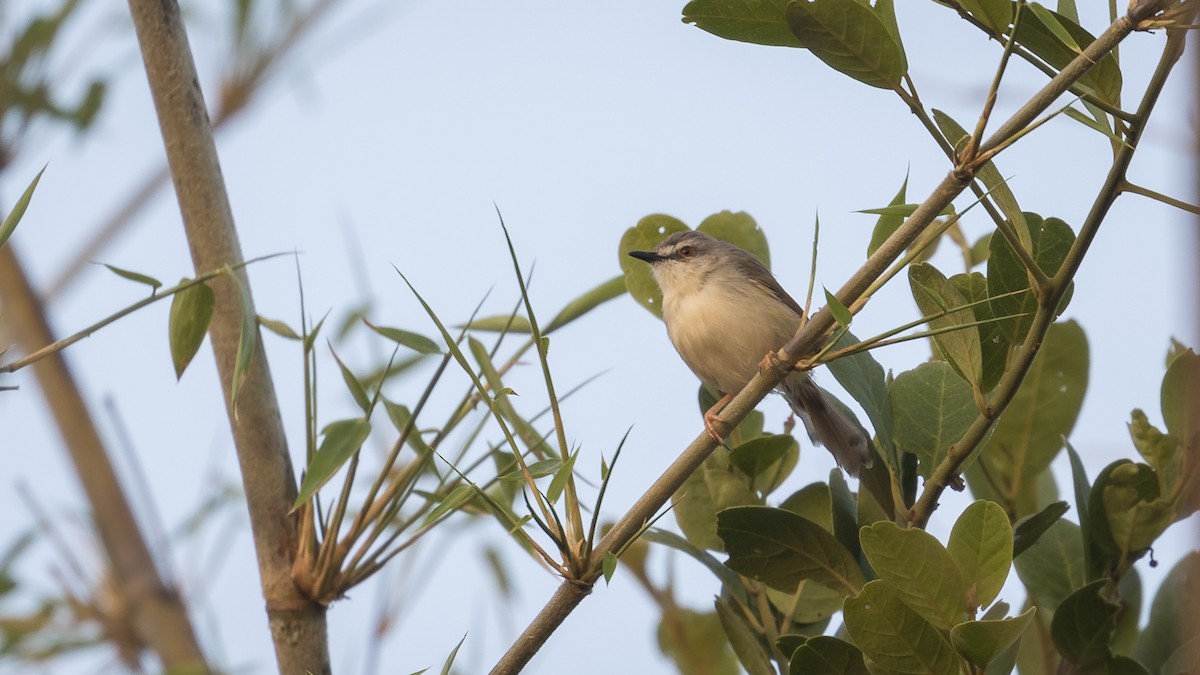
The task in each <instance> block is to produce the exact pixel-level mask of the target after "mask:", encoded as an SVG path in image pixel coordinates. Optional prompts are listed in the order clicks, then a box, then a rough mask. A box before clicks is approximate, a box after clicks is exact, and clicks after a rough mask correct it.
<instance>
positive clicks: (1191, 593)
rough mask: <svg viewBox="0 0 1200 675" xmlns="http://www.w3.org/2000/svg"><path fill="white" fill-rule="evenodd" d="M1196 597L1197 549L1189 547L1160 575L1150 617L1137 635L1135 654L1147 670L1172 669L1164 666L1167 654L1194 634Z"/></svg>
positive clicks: (1199, 577) (1199, 589)
mask: <svg viewBox="0 0 1200 675" xmlns="http://www.w3.org/2000/svg"><path fill="white" fill-rule="evenodd" d="M1198 600H1200V552H1196V551H1192V552H1191V553H1188V554H1187V555H1185V556H1184V557H1183V558H1181V559H1180V560H1179V562H1177V563H1175V566H1174V567H1172V568H1171V571H1170V572H1168V573H1167V576H1166V578H1164V579H1163V581H1162V585H1160V586H1159V587H1158V592H1157V593H1155V594H1154V602H1153V603H1152V604H1151V605H1150V621H1149V623H1147V624H1146V628H1145V629H1144V630H1143V631H1142V634H1141V635H1140V636H1138V640H1137V647H1136V648H1135V649H1134V655H1135V656H1136V657H1137V659H1138V661H1141V662H1142V664H1143V665H1145V666H1146V668H1148V669H1149V670H1150V672H1152V673H1159V672H1161V673H1163V674H1164V675H1166V674H1167V673H1168V672H1171V671H1168V670H1167V669H1166V668H1165V667H1164V665H1165V663H1166V662H1167V660H1168V657H1170V656H1171V655H1172V654H1173V653H1175V652H1176V651H1178V650H1179V649H1181V648H1182V647H1183V646H1184V644H1185V643H1186V642H1187V641H1188V640H1189V638H1190V637H1191V636H1194V635H1195V634H1196V631H1195V626H1194V625H1193V624H1192V623H1191V622H1190V621H1189V616H1191V612H1193V611H1194V608H1195V606H1196V602H1197V601H1198ZM1191 639H1192V640H1193V641H1194V640H1195V638H1194V637H1191Z"/></svg>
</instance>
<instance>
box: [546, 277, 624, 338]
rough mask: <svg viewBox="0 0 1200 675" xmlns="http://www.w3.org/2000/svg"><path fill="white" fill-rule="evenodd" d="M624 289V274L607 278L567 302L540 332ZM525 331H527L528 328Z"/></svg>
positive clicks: (548, 330) (548, 331) (593, 307)
mask: <svg viewBox="0 0 1200 675" xmlns="http://www.w3.org/2000/svg"><path fill="white" fill-rule="evenodd" d="M625 291H626V288H625V277H624V276H619V277H613V278H612V279H609V280H608V281H606V282H604V283H602V284H600V285H599V286H597V287H595V288H593V289H592V290H590V291H588V292H587V293H584V294H583V295H581V296H579V297H578V298H575V299H574V300H572V301H571V302H568V303H567V306H566V307H563V308H562V310H560V311H559V313H558V314H557V315H556V316H555V317H554V318H553V319H550V323H548V324H546V327H545V328H543V329H542V333H543V334H549V333H550V332H551V331H554V330H558V329H559V328H562V327H563V326H565V325H567V324H569V323H571V322H572V321H574V320H575V319H578V318H579V317H581V316H583V315H584V314H587V313H588V312H590V311H592V310H593V309H595V308H597V307H599V306H600V305H602V304H604V303H606V302H608V301H609V300H613V299H615V298H619V297H620V296H622V295H624V294H625ZM526 332H528V329H527V330H526Z"/></svg>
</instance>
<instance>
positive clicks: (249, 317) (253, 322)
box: [226, 268, 258, 418]
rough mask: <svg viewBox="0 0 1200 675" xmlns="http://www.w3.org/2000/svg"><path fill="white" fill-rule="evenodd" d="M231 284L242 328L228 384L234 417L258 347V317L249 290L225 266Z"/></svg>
mask: <svg viewBox="0 0 1200 675" xmlns="http://www.w3.org/2000/svg"><path fill="white" fill-rule="evenodd" d="M226 276H228V277H229V278H230V279H231V280H232V281H233V285H234V286H236V287H237V290H238V297H239V298H240V299H241V301H242V330H241V333H240V334H239V335H238V347H237V356H236V357H235V358H234V362H233V383H232V385H231V386H230V394H229V400H230V406H231V407H232V408H233V414H234V417H235V418H236V417H237V399H238V393H239V392H240V391H241V388H242V383H243V382H244V381H245V379H246V374H247V373H249V372H250V363H251V362H252V361H253V359H254V351H255V350H256V349H257V348H258V317H257V316H256V315H255V314H254V307H253V305H252V303H251V301H250V291H249V290H247V289H246V286H245V284H243V283H242V280H241V279H239V278H238V275H237V274H236V273H234V272H233V271H232V270H229V269H228V268H227V274H226Z"/></svg>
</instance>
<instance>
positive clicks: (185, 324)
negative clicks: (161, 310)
mask: <svg viewBox="0 0 1200 675" xmlns="http://www.w3.org/2000/svg"><path fill="white" fill-rule="evenodd" d="M215 304H216V296H215V295H214V294H213V291H212V289H211V288H209V287H208V286H207V285H205V284H203V283H198V284H195V285H193V286H188V287H187V288H185V289H183V290H182V291H179V292H178V293H176V294H175V297H173V298H171V314H170V318H169V319H168V320H167V342H168V344H169V345H170V347H171V363H172V364H174V366H175V379H179V378H181V377H183V371H184V370H187V367H188V364H189V363H191V362H192V358H193V357H195V356H196V352H197V351H199V350H200V345H201V344H202V343H203V342H204V336H205V335H206V334H207V333H208V324H209V322H210V321H211V320H212V314H213V306H214V305H215Z"/></svg>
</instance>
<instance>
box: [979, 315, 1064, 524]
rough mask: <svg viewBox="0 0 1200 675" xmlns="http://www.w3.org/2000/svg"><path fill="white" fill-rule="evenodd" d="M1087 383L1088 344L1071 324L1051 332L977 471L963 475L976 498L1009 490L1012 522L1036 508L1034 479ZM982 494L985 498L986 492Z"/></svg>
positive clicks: (1054, 450)
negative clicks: (998, 488)
mask: <svg viewBox="0 0 1200 675" xmlns="http://www.w3.org/2000/svg"><path fill="white" fill-rule="evenodd" d="M1087 381H1088V344H1087V338H1086V337H1085V336H1084V334H1083V329H1082V328H1080V327H1079V325H1078V324H1076V323H1075V322H1074V321H1068V322H1066V323H1059V324H1055V325H1053V326H1051V327H1050V330H1049V332H1048V333H1047V335H1046V339H1045V341H1044V342H1043V344H1042V348H1041V351H1040V352H1039V353H1038V355H1037V357H1036V358H1035V359H1034V360H1033V364H1032V366H1031V367H1030V369H1029V373H1028V374H1027V375H1026V376H1025V381H1024V382H1023V383H1022V384H1021V387H1020V388H1019V389H1018V390H1017V393H1016V395H1015V396H1014V397H1013V400H1012V402H1011V403H1010V404H1009V406H1008V408H1006V409H1005V411H1004V413H1003V414H1001V416H1000V419H999V420H998V421H997V422H996V425H995V427H994V428H993V431H992V434H991V436H989V437H988V438H987V440H986V441H985V442H984V443H983V444H982V445H983V448H982V451H981V454H980V456H979V460H978V461H977V462H976V465H975V466H973V467H971V469H970V470H969V471H968V472H967V479H968V481H969V482H970V483H971V489H972V491H973V492H975V494H979V493H980V490H986V489H987V483H988V479H987V478H986V477H985V473H984V472H985V471H986V475H989V476H990V477H991V481H992V482H994V483H996V484H999V485H1004V486H1011V487H1010V489H1012V490H1013V492H1014V496H1015V497H1016V498H1017V499H1016V505H1017V507H1018V512H1017V513H1016V514H1015V516H1016V517H1021V516H1024V515H1027V514H1028V513H1030V512H1032V511H1033V510H1035V509H1036V508H1037V502H1036V499H1035V498H1034V497H1035V495H1036V488H1037V480H1038V476H1039V475H1040V474H1041V473H1042V472H1043V471H1045V469H1046V467H1048V466H1050V462H1051V461H1052V460H1053V459H1054V457H1055V456H1056V455H1057V454H1058V451H1059V450H1060V449H1061V448H1062V446H1063V439H1064V438H1066V437H1067V436H1069V435H1070V433H1071V429H1072V428H1074V426H1075V420H1076V419H1077V418H1078V416H1079V409H1080V407H1081V406H1082V405H1083V395H1084V392H1085V391H1086V390H1087ZM985 494H987V493H986V492H985Z"/></svg>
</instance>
